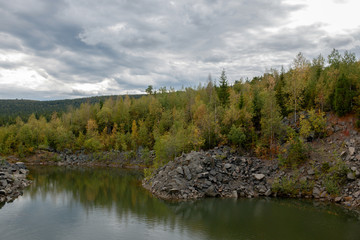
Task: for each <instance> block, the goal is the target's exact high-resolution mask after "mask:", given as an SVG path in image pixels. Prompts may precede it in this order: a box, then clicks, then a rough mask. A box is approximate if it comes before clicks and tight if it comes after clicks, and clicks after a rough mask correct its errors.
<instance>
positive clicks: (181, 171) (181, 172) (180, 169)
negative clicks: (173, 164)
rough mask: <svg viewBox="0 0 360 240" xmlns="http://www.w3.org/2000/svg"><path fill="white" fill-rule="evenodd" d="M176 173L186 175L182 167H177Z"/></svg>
mask: <svg viewBox="0 0 360 240" xmlns="http://www.w3.org/2000/svg"><path fill="white" fill-rule="evenodd" d="M176 172H177V173H179V174H181V175H184V171H183V169H182V167H177V168H176Z"/></svg>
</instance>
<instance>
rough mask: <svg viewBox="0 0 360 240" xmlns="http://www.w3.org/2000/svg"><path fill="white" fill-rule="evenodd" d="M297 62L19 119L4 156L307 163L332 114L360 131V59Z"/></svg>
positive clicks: (3, 145) (335, 56)
mask: <svg viewBox="0 0 360 240" xmlns="http://www.w3.org/2000/svg"><path fill="white" fill-rule="evenodd" d="M290 64H291V65H290V66H291V67H289V69H284V68H281V69H271V70H270V71H268V72H267V73H265V74H263V75H262V76H259V77H254V78H253V79H252V80H247V81H243V80H238V81H235V83H234V84H232V85H230V84H229V83H228V80H227V76H226V72H225V70H223V71H222V73H221V75H220V76H219V77H218V78H216V79H215V80H213V78H212V76H210V75H209V77H208V82H207V84H205V85H199V86H198V87H197V88H196V89H194V88H185V89H183V90H179V91H175V90H173V89H171V90H167V89H166V87H162V88H160V89H159V90H158V91H153V89H152V86H149V87H148V89H146V92H147V95H144V96H141V97H137V98H134V97H131V96H125V97H121V96H118V97H109V98H106V99H105V100H104V101H98V102H96V103H90V102H84V103H81V105H80V106H79V107H71V108H69V109H68V110H67V111H65V112H63V113H62V114H59V113H57V112H53V113H52V114H51V116H50V117H48V118H47V117H46V116H41V115H38V114H37V115H35V114H32V115H30V116H29V117H28V119H27V120H26V121H25V120H23V119H22V118H21V117H17V118H16V119H15V120H14V123H8V124H6V125H4V126H2V127H0V154H1V155H13V154H15V155H17V156H19V157H24V156H27V155H30V154H33V153H35V151H36V150H37V149H44V148H47V149H55V150H57V151H61V150H63V149H71V150H78V149H84V150H86V151H88V152H101V151H111V150H118V151H133V152H135V151H150V150H154V151H155V154H156V159H155V163H154V164H155V166H160V165H163V164H165V163H166V162H167V161H169V160H171V159H173V158H174V157H176V156H178V155H180V154H181V153H183V152H189V151H191V150H200V149H210V148H213V147H216V146H219V145H225V144H226V145H230V146H232V147H233V148H235V149H238V150H240V151H248V152H252V153H253V154H255V155H257V156H259V157H262V158H274V157H277V156H278V155H279V153H281V151H282V147H281V146H283V145H284V144H290V146H291V147H290V148H288V149H290V150H289V151H291V149H293V150H294V151H295V153H296V154H295V155H296V157H295V158H297V159H298V160H299V161H301V159H302V156H301V154H300V155H299V154H298V153H299V152H300V153H301V151H302V148H303V147H304V145H305V142H306V141H310V140H311V139H314V138H321V137H324V136H325V135H326V113H328V112H333V113H335V114H337V115H338V116H344V115H346V114H349V113H352V114H356V116H357V119H358V121H357V123H356V124H357V127H360V61H358V60H357V58H356V56H355V54H354V53H351V52H348V51H345V52H344V53H343V54H341V53H340V52H339V51H338V50H336V49H334V50H333V51H332V53H331V54H330V55H329V56H328V57H327V59H325V58H324V57H323V56H322V55H319V56H318V57H317V58H315V59H312V60H311V61H310V60H308V59H306V58H305V57H304V55H303V54H302V53H299V54H298V55H297V56H295V58H294V59H293V61H292V62H291V63H290ZM296 151H297V152H296ZM291 154H292V153H291V152H289V155H291Z"/></svg>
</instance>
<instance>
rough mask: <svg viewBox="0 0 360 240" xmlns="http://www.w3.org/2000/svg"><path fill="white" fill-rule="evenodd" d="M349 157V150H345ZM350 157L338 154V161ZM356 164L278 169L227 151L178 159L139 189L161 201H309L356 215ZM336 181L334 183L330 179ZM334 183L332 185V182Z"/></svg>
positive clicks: (359, 190) (359, 183) (359, 186)
mask: <svg viewBox="0 0 360 240" xmlns="http://www.w3.org/2000/svg"><path fill="white" fill-rule="evenodd" d="M349 149H350V150H349V151H352V147H350V148H349ZM351 154H353V153H351V152H348V153H347V152H345V153H343V155H344V156H347V155H351ZM358 169H359V170H360V164H359V162H358V161H352V162H349V164H347V163H346V161H343V160H341V159H337V160H334V161H331V160H329V161H327V162H326V163H323V162H315V161H314V162H310V163H307V164H302V165H300V166H298V167H297V168H295V169H294V168H286V167H279V163H278V161H277V160H272V161H270V160H262V159H258V158H255V157H249V156H240V155H238V153H237V152H236V151H233V150H232V149H231V148H229V147H220V148H215V149H213V150H208V151H200V152H191V153H188V154H183V155H182V156H180V157H177V158H175V160H174V161H171V162H169V163H168V164H166V165H165V166H163V167H161V168H159V169H156V170H155V171H154V173H153V175H152V176H151V177H149V178H147V179H144V181H143V186H144V187H145V188H146V189H148V190H149V191H150V192H151V193H152V194H154V195H155V196H157V197H159V198H162V199H172V200H188V199H199V198H204V197H222V198H254V197H290V198H312V199H316V200H319V201H329V202H336V203H340V204H342V205H344V206H346V207H351V208H352V209H354V210H356V211H357V210H358V209H359V206H360V179H359V177H360V173H359V170H358ZM335 177H336V178H335ZM336 180H338V182H336Z"/></svg>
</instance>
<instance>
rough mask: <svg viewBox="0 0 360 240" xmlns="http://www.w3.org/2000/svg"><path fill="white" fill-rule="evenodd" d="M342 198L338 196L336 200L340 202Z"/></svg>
mask: <svg viewBox="0 0 360 240" xmlns="http://www.w3.org/2000/svg"><path fill="white" fill-rule="evenodd" d="M341 200H342V197H336V198H335V200H334V201H335V202H337V203H339V202H341Z"/></svg>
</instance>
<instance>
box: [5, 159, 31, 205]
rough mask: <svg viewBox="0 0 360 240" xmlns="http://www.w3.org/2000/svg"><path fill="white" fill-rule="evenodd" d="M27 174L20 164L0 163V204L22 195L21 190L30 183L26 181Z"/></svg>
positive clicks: (23, 166) (22, 164)
mask: <svg viewBox="0 0 360 240" xmlns="http://www.w3.org/2000/svg"><path fill="white" fill-rule="evenodd" d="M28 172H29V170H27V169H26V167H25V165H24V163H22V162H17V163H14V164H11V163H9V162H7V161H4V160H1V161H0V203H5V202H12V201H13V200H14V199H16V198H17V197H18V196H20V195H22V194H23V192H22V190H23V189H24V188H25V187H27V186H29V185H30V183H31V181H30V180H28V179H26V176H27V174H28Z"/></svg>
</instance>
